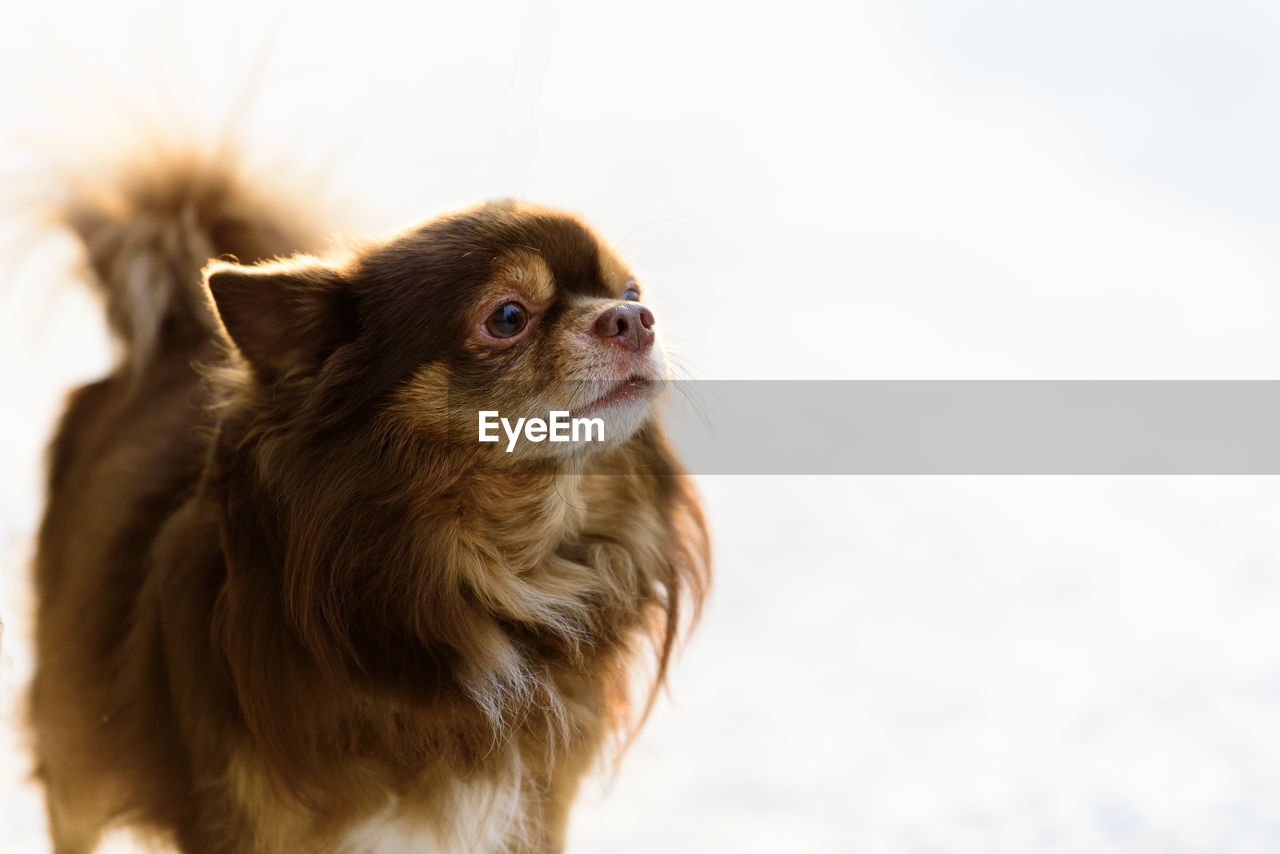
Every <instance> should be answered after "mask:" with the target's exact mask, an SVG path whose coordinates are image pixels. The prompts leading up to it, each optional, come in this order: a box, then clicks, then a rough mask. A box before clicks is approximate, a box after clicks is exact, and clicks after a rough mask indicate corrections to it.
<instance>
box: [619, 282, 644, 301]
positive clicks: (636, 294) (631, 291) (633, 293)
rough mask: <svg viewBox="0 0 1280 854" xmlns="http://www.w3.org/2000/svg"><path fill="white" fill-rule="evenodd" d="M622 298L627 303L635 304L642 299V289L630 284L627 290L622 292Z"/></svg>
mask: <svg viewBox="0 0 1280 854" xmlns="http://www.w3.org/2000/svg"><path fill="white" fill-rule="evenodd" d="M622 298H623V299H624V300H626V301H627V302H635V301H636V300H638V299H640V289H639V288H637V287H636V286H635V284H634V283H633V284H629V285H628V286H627V289H626V290H625V291H623V292H622Z"/></svg>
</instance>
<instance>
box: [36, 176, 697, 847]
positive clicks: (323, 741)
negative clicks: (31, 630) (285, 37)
mask: <svg viewBox="0 0 1280 854" xmlns="http://www.w3.org/2000/svg"><path fill="white" fill-rule="evenodd" d="M63 213H64V218H65V221H66V222H67V223H68V224H69V225H70V226H71V228H72V229H73V230H74V231H75V233H76V234H77V235H78V236H79V237H80V238H81V240H82V241H83V243H84V246H85V248H86V253H87V257H88V261H89V265H88V266H89V276H90V278H92V279H93V280H94V282H95V283H96V285H97V286H98V288H99V290H100V291H101V293H102V294H103V295H104V297H105V305H106V312H107V317H108V321H109V323H110V324H111V326H112V328H113V330H114V332H115V333H117V334H118V336H119V337H120V339H121V340H122V341H123V343H124V358H123V359H122V360H121V362H120V364H119V365H118V367H117V368H116V369H115V370H114V372H113V373H111V374H110V375H109V376H107V377H106V378H104V379H102V380H100V381H98V382H94V383H91V384H89V385H86V386H84V387H82V388H79V389H77V390H76V391H75V392H74V393H73V394H72V395H71V397H70V399H69V402H68V404H67V407H66V410H65V413H64V415H63V417H62V421H61V424H60V426H59V428H58V431H57V435H56V437H55V438H54V440H53V444H52V448H51V452H50V463H49V474H48V504H47V509H46V513H45V516H44V521H43V525H42V527H41V530H40V536H39V544H38V553H37V565H36V572H37V574H36V580H37V593H38V602H39V604H38V614H37V652H38V656H37V657H38V660H37V671H36V675H35V680H34V683H33V687H32V695H31V714H32V722H33V726H34V733H35V743H36V752H37V758H38V774H39V776H40V778H41V779H42V780H43V782H44V785H45V788H46V794H47V803H48V809H49V817H50V824H51V832H52V837H53V841H54V848H55V851H56V852H57V854H87V852H89V851H91V850H93V849H94V847H95V846H96V844H97V842H98V839H99V837H100V836H101V834H102V832H103V831H104V829H107V828H110V827H113V826H118V825H131V826H134V827H137V828H140V829H142V830H144V831H148V832H150V833H152V834H154V835H156V836H158V837H160V838H161V839H163V840H164V841H166V842H168V843H169V844H171V845H175V846H176V847H177V848H178V849H179V850H181V851H184V852H190V854H215V852H217V854H232V852H239V853H240V854H251V853H252V854H297V852H341V854H367V853H368V852H409V851H413V852H419V851H422V852H427V851H440V852H444V851H448V852H479V851H485V852H554V851H559V850H561V849H562V847H563V845H564V839H565V829H566V823H567V820H568V812H569V808H570V805H571V803H572V801H573V798H574V795H575V792H576V791H577V789H578V787H579V784H580V781H581V780H582V779H583V776H584V774H586V773H587V772H588V771H589V770H591V769H592V768H593V767H594V766H595V765H596V763H597V760H598V759H599V757H600V756H602V755H607V754H608V753H609V752H610V751H609V750H608V748H609V746H610V745H613V744H618V743H620V742H621V741H622V739H619V738H615V736H618V735H619V734H623V735H625V734H628V733H630V732H631V731H632V730H633V728H634V726H636V725H638V722H639V721H640V720H641V719H642V718H643V717H644V713H645V712H646V711H647V708H648V703H649V702H651V701H652V696H653V693H652V692H653V691H656V690H657V689H658V687H659V686H660V685H661V684H662V682H663V679H664V676H665V674H666V670H667V664H668V661H669V659H670V657H671V654H672V649H673V645H674V644H675V643H676V641H677V639H678V637H679V636H680V633H681V632H682V631H683V629H684V628H685V627H686V626H687V625H688V624H690V622H691V618H692V617H693V616H695V615H696V613H697V610H698V607H699V605H700V603H701V599H702V596H703V594H704V593H705V591H706V588H707V584H708V578H709V546H708V538H707V534H706V528H705V524H704V521H703V515H702V512H701V509H700V506H699V502H698V498H697V495H696V493H695V491H694V489H693V486H692V484H691V483H690V479H689V477H688V476H687V475H685V474H684V472H683V470H682V468H681V466H680V464H679V462H678V461H677V460H676V458H675V457H674V456H673V453H672V450H671V448H670V447H669V446H668V443H667V441H666V440H665V439H664V436H663V433H662V431H661V429H660V428H659V426H658V424H657V423H656V420H655V415H654V405H655V398H656V395H657V392H658V390H659V389H660V386H661V383H662V380H663V379H664V377H665V376H666V367H665V364H664V357H663V355H662V351H661V347H660V345H659V344H658V343H657V341H656V338H655V334H654V325H655V320H654V315H653V313H652V312H651V310H650V309H649V308H647V307H646V306H645V305H644V304H643V302H642V293H641V289H640V285H639V284H638V283H637V281H636V279H635V278H634V277H633V275H632V274H631V272H630V271H629V270H628V268H627V266H626V265H625V264H624V262H623V261H622V260H621V259H619V258H618V257H617V255H616V254H615V253H614V252H613V251H611V250H610V248H609V247H608V246H607V245H606V244H605V243H604V242H602V241H601V239H600V238H599V237H597V236H596V234H595V233H594V232H593V231H592V230H591V229H590V228H589V227H588V226H587V225H586V224H584V222H583V221H582V220H581V219H579V218H577V217H575V216H571V215H567V214H564V213H560V212H558V211H555V210H550V209H547V208H541V207H535V206H532V205H527V204H522V203H516V202H497V203H490V204H485V205H482V206H480V207H476V208H472V209H469V210H464V211H461V212H459V213H453V214H449V215H446V216H442V217H439V218H437V219H434V220H432V221H430V222H427V223H426V224H423V225H420V226H417V227H413V228H410V229H407V230H405V231H403V232H401V233H399V234H396V235H394V236H393V237H391V238H390V239H388V240H385V241H382V242H377V243H369V244H365V245H360V246H358V247H357V248H350V249H344V250H342V251H340V252H335V253H333V254H329V255H324V254H317V255H308V254H300V253H305V252H319V246H320V244H319V243H318V241H317V239H316V237H315V235H314V234H313V233H312V230H311V229H310V227H309V226H307V225H306V223H308V222H310V221H311V219H312V217H311V213H312V211H311V209H310V207H309V206H308V205H307V204H306V202H305V201H302V202H294V203H292V204H291V205H290V204H287V203H286V202H285V201H283V197H281V196H279V195H274V194H266V193H263V192H262V191H260V190H259V189H258V188H257V185H255V184H254V183H252V182H247V181H245V180H244V179H243V178H242V177H240V176H239V173H238V172H237V171H236V170H235V169H233V168H231V167H229V166H228V165H227V164H226V163H225V161H221V160H215V159H209V158H201V157H195V156H191V157H179V158H170V159H169V160H166V161H162V162H158V163H151V164H149V165H147V166H145V167H143V168H138V169H134V170H130V171H127V172H126V173H124V174H123V175H121V176H119V177H118V179H117V180H116V181H115V182H114V183H113V184H108V185H105V187H99V188H98V189H96V190H92V191H90V190H80V191H77V192H75V193H73V194H72V196H71V198H70V201H69V203H68V204H67V205H66V208H65V210H64V212H63ZM554 412H559V413H560V414H561V415H562V416H572V417H573V418H574V419H575V420H577V419H585V420H588V421H589V422H590V424H589V425H588V426H589V427H591V428H596V429H588V430H587V431H585V433H584V434H583V435H580V436H576V438H575V440H574V441H561V442H553V441H546V442H540V441H537V439H539V438H540V437H541V434H539V435H534V434H533V432H532V430H526V437H527V438H532V439H533V440H534V441H523V442H519V443H516V442H515V441H512V442H510V443H509V442H507V441H506V440H505V437H504V440H503V441H501V442H497V443H494V442H492V441H481V434H482V433H483V429H478V427H479V428H482V427H483V424H481V423H480V422H481V421H483V419H484V418H485V417H488V416H495V415H496V414H498V413H500V414H501V417H503V418H508V417H509V418H510V420H511V421H512V422H516V423H518V420H517V419H519V418H526V419H531V418H533V417H534V416H535V415H538V414H540V415H542V416H544V417H545V416H546V415H547V414H548V413H554ZM485 413H488V416H486V415H485ZM529 423H532V422H529ZM646 650H653V651H654V652H653V654H652V655H649V654H646ZM644 661H649V662H650V663H651V664H650V666H649V667H647V668H643V667H638V665H640V664H641V663H642V662H644ZM638 669H641V670H644V671H645V672H646V673H647V675H648V676H650V677H653V678H652V679H651V681H650V682H649V683H648V687H649V688H650V691H649V693H648V694H647V695H646V694H644V693H643V692H641V693H639V694H638V695H637V697H636V699H637V700H638V702H635V703H631V702H629V700H630V698H631V697H632V694H633V692H632V691H631V690H630V685H631V682H632V676H633V674H634V672H635V671H637V670H638Z"/></svg>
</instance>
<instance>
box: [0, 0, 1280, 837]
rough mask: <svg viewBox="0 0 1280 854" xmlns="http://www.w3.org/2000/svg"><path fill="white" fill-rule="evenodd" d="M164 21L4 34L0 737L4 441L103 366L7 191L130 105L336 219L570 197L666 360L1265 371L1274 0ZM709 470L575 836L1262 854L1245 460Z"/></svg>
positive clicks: (1269, 546)
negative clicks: (686, 616) (676, 576)
mask: <svg viewBox="0 0 1280 854" xmlns="http://www.w3.org/2000/svg"><path fill="white" fill-rule="evenodd" d="M176 6H177V4H161V3H158V2H157V3H147V2H119V3H109V4H108V3H102V4H87V3H85V4H74V5H73V4H57V3H48V2H40V3H35V2H21V3H14V2H11V3H9V4H7V5H6V8H5V12H4V15H3V19H4V21H3V26H0V107H3V110H0V197H2V198H0V201H3V202H5V203H6V204H7V208H8V209H9V210H11V211H13V213H12V214H10V215H7V216H5V217H4V219H3V220H0V238H2V239H3V240H5V241H6V244H5V245H6V247H11V248H6V250H5V251H4V253H3V256H2V259H0V272H3V273H4V279H5V282H4V286H3V287H2V288H0V365H2V366H3V367H2V368H0V371H3V373H0V377H3V381H4V385H3V388H2V389H0V400H4V401H5V402H6V403H5V405H6V412H5V414H4V418H3V421H0V439H3V442H0V525H2V526H3V527H2V528H0V533H2V534H3V537H4V540H3V543H2V544H0V546H2V547H3V552H2V553H0V556H3V557H5V558H8V559H10V560H9V562H8V563H6V577H5V580H4V581H5V583H4V585H3V589H0V616H3V617H4V619H5V622H6V626H7V630H6V635H5V646H4V651H3V657H2V658H0V679H3V681H2V682H0V711H3V713H4V714H5V716H6V719H7V720H12V719H13V717H14V714H15V712H14V709H15V707H16V702H17V697H18V692H19V690H20V686H21V684H22V681H23V679H24V678H25V674H26V673H27V672H28V668H29V661H28V658H27V651H26V646H25V644H24V642H23V640H22V636H21V626H22V625H23V620H24V615H25V610H24V605H23V602H24V601H25V600H24V598H23V597H24V593H23V587H22V585H23V583H24V575H23V572H24V570H23V569H22V567H21V565H20V564H19V563H18V561H20V560H21V559H22V557H23V555H24V554H25V550H26V549H27V548H28V545H29V543H28V540H27V538H28V537H29V534H30V531H31V528H32V526H33V525H34V524H35V520H36V518H37V514H38V509H39V503H38V502H39V497H38V491H37V488H36V484H37V483H38V454H39V449H40V447H41V444H42V442H43V440H44V437H45V436H46V435H47V432H48V429H49V419H50V418H51V417H52V415H53V412H54V410H55V408H56V406H57V401H58V399H59V396H60V394H61V391H62V390H63V389H64V388H65V386H66V384H67V383H69V382H71V381H72V380H74V379H76V378H87V377H90V376H93V375H94V374H95V372H98V371H100V370H101V369H102V367H103V365H104V364H105V362H106V359H107V355H106V353H107V350H106V344H105V342H104V339H103V338H102V334H101V330H100V328H99V327H98V326H97V323H96V319H95V314H94V309H93V306H92V304H91V303H89V302H88V301H87V300H84V299H82V298H80V297H78V296H77V292H76V291H75V290H74V288H68V287H67V286H66V284H67V281H68V277H67V276H66V275H65V274H63V273H62V270H63V268H64V267H65V266H66V265H67V263H68V262H69V260H70V259H71V258H72V257H73V253H72V252H71V250H70V248H69V245H68V244H67V243H66V242H65V241H58V240H50V241H46V242H44V243H42V244H39V245H38V246H34V245H33V244H32V241H31V235H30V233H29V232H26V231H21V230H19V228H20V226H21V225H22V224H23V218H22V213H21V211H22V204H24V203H27V202H30V201H31V200H33V199H36V200H38V199H39V198H40V197H41V195H42V194H43V193H44V192H46V187H47V186H48V185H47V183H46V181H47V177H48V174H49V171H48V167H49V166H50V164H52V163H54V162H56V161H66V162H71V163H80V162H84V161H86V160H91V159H93V157H94V156H96V155H99V154H111V153H113V151H117V150H119V148H120V147H121V146H125V145H127V142H128V140H129V139H130V137H131V136H136V134H137V133H138V132H139V128H140V127H143V126H159V127H162V128H164V129H165V130H166V132H168V133H170V134H172V135H175V136H178V137H182V136H183V135H188V136H190V135H205V136H207V135H210V134H215V133H221V132H222V131H223V129H225V128H226V127H227V126H228V125H229V124H234V126H235V128H236V135H237V136H238V137H239V138H240V139H241V140H243V142H244V145H245V147H246V148H247V149H249V150H250V152H251V153H252V154H253V155H254V159H255V162H256V163H257V164H258V165H266V166H268V167H269V168H272V169H275V170H283V171H286V172H289V173H290V174H293V175H295V176H298V177H299V179H300V180H302V181H305V182H307V183H310V184H314V185H317V186H320V187H323V189H324V192H325V193H326V196H327V198H328V199H329V200H330V201H331V202H333V203H334V204H335V206H336V207H337V208H338V209H339V211H340V213H339V214H338V215H337V217H336V221H335V226H337V227H349V228H357V229H364V230H371V231H375V232H376V231H378V230H381V229H386V228H390V227H394V226H398V225H402V224H404V223H406V222H408V221H410V220H413V219H414V218H417V217H421V216H425V215H428V214H430V213H433V212H435V211H438V210H441V209H445V208H450V207H455V206H459V205H462V204H467V203H470V202H473V201H477V200H480V199H483V198H489V197H498V196H519V197H524V198H528V199H530V200H535V201H540V202H545V203H549V204H555V205H561V206H565V207H569V208H573V209H577V210H579V211H581V212H583V213H584V214H586V215H587V216H588V217H589V218H590V219H591V220H593V221H594V222H595V223H596V224H597V225H598V226H599V227H600V228H601V229H602V230H603V231H604V232H605V233H606V234H608V235H610V236H612V237H613V238H614V239H615V240H616V241H617V242H618V244H619V245H620V247H621V250H622V252H623V254H624V255H625V256H627V257H629V258H630V259H632V260H633V261H634V263H635V266H636V267H637V268H638V270H639V271H640V273H641V276H642V279H643V281H644V283H645V286H646V289H647V291H648V292H649V293H651V294H652V295H653V303H654V306H655V308H656V310H657V314H658V318H659V323H660V324H661V326H662V328H663V330H664V334H665V335H666V338H667V340H668V341H669V342H671V343H672V344H673V345H674V348H675V349H676V351H677V352H678V354H679V355H680V357H681V360H682V362H683V364H684V365H685V368H686V370H687V372H688V373H689V374H690V375H692V376H693V377H696V378H933V379H940V378H1023V379H1035V378H1205V379H1208V378H1267V379H1280V344H1278V343H1277V338H1276V335H1275V332H1274V328H1275V318H1276V316H1277V313H1278V311H1280V292H1278V291H1277V287H1276V285H1277V283H1278V282H1280V250H1278V249H1277V247H1280V240H1277V236H1278V235H1277V231H1278V230H1280V206H1277V203H1276V199H1277V198H1280V158H1278V157H1277V156H1276V152H1280V111H1277V110H1276V107H1275V98H1276V94H1275V93H1276V92H1277V91H1280V7H1278V6H1276V5H1275V4H1269V3H1263V2H1257V3H1246V2H1218V3H1214V4H1201V3H1190V2H1181V1H1180V2H1162V3H1156V2H1147V3H1141V2H1121V3H1116V2H1102V0H1085V2H1073V3H1070V4H1067V3H1059V4H1051V5H1050V4H1028V3H1018V2H1014V0H994V1H993V2H963V3H953V2H943V0H928V2H923V1H922V2H908V3H888V2H885V3H828V4H823V3H816V2H801V3H789V4H785V5H784V4H761V3H733V4H722V5H717V4H689V3H662V2H650V3H644V4H640V5H636V6H633V7H622V6H618V5H615V4H598V3H587V2H582V3H559V4H555V5H554V6H553V5H539V4H520V3H515V2H505V1H502V2H499V1H498V0H495V1H494V2H480V3H467V4H458V3H450V4H435V3H431V2H423V3H414V4H410V3H385V2H361V3H344V4H319V3H293V4H287V3H244V2H230V3H220V4H217V5H216V6H205V7H203V8H191V9H185V8H176ZM246 92H251V93H252V97H250V98H247V99H246V98H245V97H244V96H245V93H246ZM232 117H234V119H233V118H232ZM6 264H7V265H10V266H4V265H6ZM705 488H706V490H707V493H708V500H709V505H710V508H711V512H712V518H713V520H714V522H715V526H716V533H717V537H718V544H719V547H718V558H719V572H720V579H719V589H718V591H717V595H716V599H715V600H714V602H713V605H712V607H711V610H710V612H709V615H708V619H707V621H706V624H705V625H704V627H703V630H702V633H701V635H700V637H699V638H698V639H697V640H696V641H695V642H694V644H693V646H692V647H691V649H690V651H689V653H688V655H687V656H686V658H685V661H684V662H683V664H682V665H681V667H680V668H679V670H678V673H677V680H676V685H675V692H674V693H675V698H676V701H677V702H676V703H675V704H674V705H667V706H664V707H663V708H662V709H661V710H660V711H659V713H658V714H657V715H656V716H655V720H654V721H653V724H652V726H651V728H650V730H649V731H648V733H647V734H646V737H645V738H644V740H643V741H642V742H641V743H640V744H639V745H638V746H637V748H636V750H635V752H634V753H633V755H632V756H630V757H629V759H628V761H627V763H626V764H624V766H623V769H622V772H621V774H620V776H619V777H618V779H617V780H616V781H615V782H614V784H613V787H612V791H611V792H610V793H609V794H608V796H607V797H605V796H599V797H597V796H595V795H592V796H591V797H590V798H589V800H588V801H587V802H586V803H584V805H583V807H582V808H581V809H580V810H579V813H578V816H577V821H576V825H575V827H576V835H575V837H574V840H573V846H572V850H573V851H577V852H595V851H601V852H605V851H607V852H630V851H636V852H640V851H653V850H665V851H669V852H671V854H676V852H686V851H687V852H704V851H716V850H723V851H744V852H747V851H760V852H772V851H779V850H795V851H854V850H856V851H860V852H862V851H868V852H879V851H883V852H903V851H910V852H915V851H946V852H949V854H950V852H970V851H972V852H983V854H986V852H999V851H1031V850H1034V851H1050V852H1075V851H1089V852H1104V851H1117V852H1120V851H1124V852H1134V851H1162V852H1163V851H1187V852H1192V851H1204V852H1210V851H1212V852H1236V851H1239V852H1247V851H1268V850H1275V849H1276V848H1277V847H1280V736H1278V735H1276V734H1275V727H1274V726H1273V725H1272V722H1273V721H1275V720H1276V719H1277V717H1278V716H1280V628H1277V627H1278V626H1280V558H1278V557H1277V555H1278V554H1280V550H1278V548H1277V547H1278V546H1280V543H1278V542H1277V539H1280V538H1278V537H1277V534H1276V525H1275V520H1276V519H1277V518H1278V514H1277V511H1278V510H1280V485H1278V484H1277V483H1276V482H1275V481H1274V480H1273V479H1266V478H1256V479H1227V478H1224V479H1197V478H1179V479H1173V478H1169V479H1159V478H1153V479H1119V478H1116V479H1103V478H1080V479H1070V478H1010V479H1000V478H953V479H945V478H939V479H930V478H848V479H836V478H825V479H824V478H816V479H800V478H796V479H768V480H766V479H756V480H752V479H747V478H736V479H734V478H721V479H707V481H706V483H705ZM21 768H22V761H21V759H20V757H19V756H18V754H17V753H16V752H14V751H9V752H7V753H0V804H4V805H5V806H0V852H4V854H9V852H13V854H17V852H24V854H25V852H30V851H41V850H43V849H41V848H40V845H42V844H44V843H42V842H37V841H36V840H37V839H39V838H40V837H39V833H40V832H41V826H42V824H41V823H42V817H41V816H40V815H39V814H38V813H37V812H36V811H37V810H38V808H39V807H38V804H39V802H38V799H37V798H36V797H35V794H34V792H33V790H31V789H30V788H29V787H24V786H23V785H21V783H20V780H19V778H20V775H21ZM10 795H11V796H10Z"/></svg>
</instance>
